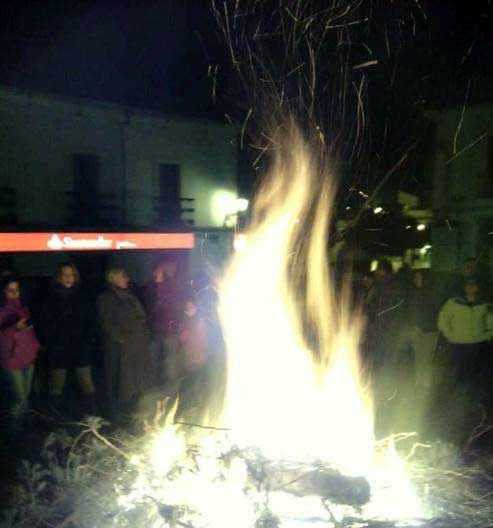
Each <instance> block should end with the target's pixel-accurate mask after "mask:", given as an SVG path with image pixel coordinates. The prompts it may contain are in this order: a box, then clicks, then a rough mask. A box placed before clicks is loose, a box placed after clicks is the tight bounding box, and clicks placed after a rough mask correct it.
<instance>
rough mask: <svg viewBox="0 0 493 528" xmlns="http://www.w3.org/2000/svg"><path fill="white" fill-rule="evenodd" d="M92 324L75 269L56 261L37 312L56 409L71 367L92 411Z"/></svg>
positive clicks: (93, 394) (89, 309) (87, 303)
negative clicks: (49, 286)
mask: <svg viewBox="0 0 493 528" xmlns="http://www.w3.org/2000/svg"><path fill="white" fill-rule="evenodd" d="M95 323H96V320H95V317H94V309H93V307H92V306H91V303H90V302H89V300H88V299H87V298H86V296H85V295H84V294H83V293H82V292H81V290H80V275H79V271H78V269H77V268H76V266H75V265H74V264H72V263H69V262H66V263H63V264H60V265H59V266H58V268H57V271H56V275H55V280H54V283H53V286H52V288H51V292H50V294H49V296H48V298H47V299H46V301H45V303H44V305H43V308H42V313H41V315H40V330H41V336H42V340H43V344H44V346H45V347H46V360H47V365H48V368H49V393H50V398H51V399H52V402H53V403H54V405H55V407H57V408H60V407H61V403H62V395H63V390H64V388H65V382H66V378H67V371H68V370H71V369H74V370H75V372H76V375H77V381H78V384H79V387H80V390H81V393H82V399H83V407H84V410H85V411H86V412H88V413H91V414H93V413H94V412H95V388H94V383H93V379H92V371H91V362H92V361H91V360H92V347H93V342H94V337H95V328H96V326H95Z"/></svg>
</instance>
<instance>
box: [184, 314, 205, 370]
mask: <svg viewBox="0 0 493 528" xmlns="http://www.w3.org/2000/svg"><path fill="white" fill-rule="evenodd" d="M180 344H181V346H182V352H183V361H184V366H185V369H186V370H187V371H191V370H196V369H197V368H200V367H203V366H204V365H205V364H206V362H207V326H206V324H205V321H204V320H203V319H202V318H201V317H200V316H195V317H187V318H186V319H185V321H184V322H183V323H182V324H181V327H180Z"/></svg>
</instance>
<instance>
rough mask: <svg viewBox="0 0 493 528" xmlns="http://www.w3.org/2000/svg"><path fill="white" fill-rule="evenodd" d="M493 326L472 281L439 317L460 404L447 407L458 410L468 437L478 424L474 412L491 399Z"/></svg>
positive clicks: (466, 284)
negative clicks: (489, 395) (489, 393)
mask: <svg viewBox="0 0 493 528" xmlns="http://www.w3.org/2000/svg"><path fill="white" fill-rule="evenodd" d="M492 323H493V320H492V316H491V314H490V305H489V303H488V301H487V300H486V299H485V298H484V297H483V296H482V292H481V289H480V286H479V283H478V281H477V279H475V278H472V277H471V278H467V279H465V280H464V282H463V294H462V295H460V296H457V297H452V298H450V299H448V300H447V301H446V302H445V304H444V305H443V307H442V308H441V310H440V312H439V314H438V328H439V330H440V332H441V333H442V335H443V337H444V338H445V340H446V341H447V343H448V363H449V372H450V374H449V377H450V380H449V382H450V383H451V384H452V387H451V390H452V391H453V393H454V394H455V396H456V400H457V401H456V404H457V405H448V406H447V407H448V412H450V413H454V411H456V410H458V413H459V414H460V415H461V416H460V420H458V422H457V426H458V427H459V425H460V426H462V428H463V429H468V426H469V430H468V431H465V433H467V434H469V433H470V432H471V431H472V429H473V427H474V425H475V423H474V421H475V420H478V423H479V419H480V418H478V416H476V413H475V410H477V409H478V408H480V407H481V405H482V404H483V402H484V401H485V399H486V398H487V397H488V391H489V387H488V385H489V382H490V381H489V379H488V378H489V376H490V373H489V372H486V371H487V370H488V369H487V368H485V367H487V365H488V364H489V362H490V361H491V360H490V356H491V339H492V337H493V324H492ZM447 392H448V395H449V396H450V391H447ZM447 397H448V396H447ZM449 403H450V401H449ZM449 422H450V423H452V422H453V420H449ZM476 425H477V423H476Z"/></svg>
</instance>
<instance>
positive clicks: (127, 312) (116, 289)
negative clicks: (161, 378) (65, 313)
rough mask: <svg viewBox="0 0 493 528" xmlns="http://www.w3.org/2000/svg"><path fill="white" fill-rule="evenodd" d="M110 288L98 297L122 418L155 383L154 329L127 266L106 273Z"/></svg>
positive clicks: (109, 373)
mask: <svg viewBox="0 0 493 528" xmlns="http://www.w3.org/2000/svg"><path fill="white" fill-rule="evenodd" d="M106 281H107V284H108V287H107V289H106V291H105V292H103V293H102V294H101V296H100V297H99V299H98V314H99V321H100V325H101V330H102V338H103V354H104V368H105V374H106V385H107V391H108V399H109V403H110V411H111V413H112V415H113V417H118V415H119V414H120V413H121V411H123V410H125V409H128V408H129V407H131V406H132V405H133V404H134V403H136V401H137V400H138V398H139V397H140V396H142V395H143V393H144V391H145V390H146V389H150V388H152V386H153V385H154V376H153V368H152V359H151V352H150V337H151V334H150V331H149V328H148V327H147V323H146V315H145V312H144V308H143V307H142V305H141V303H140V301H139V300H138V298H137V297H136V296H135V295H134V294H133V293H132V292H131V291H130V290H129V287H128V286H129V281H130V279H129V277H128V275H127V273H126V271H125V270H124V269H123V268H118V267H114V268H111V269H109V270H108V272H107V273H106Z"/></svg>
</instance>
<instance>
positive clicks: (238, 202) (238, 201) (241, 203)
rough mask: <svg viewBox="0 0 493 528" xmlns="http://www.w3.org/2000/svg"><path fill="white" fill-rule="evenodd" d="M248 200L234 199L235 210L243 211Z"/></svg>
mask: <svg viewBox="0 0 493 528" xmlns="http://www.w3.org/2000/svg"><path fill="white" fill-rule="evenodd" d="M249 203H250V202H249V201H248V200H247V199H246V198H237V199H236V211H237V212H238V213H244V212H245V211H246V210H247V209H248V205H249Z"/></svg>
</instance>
